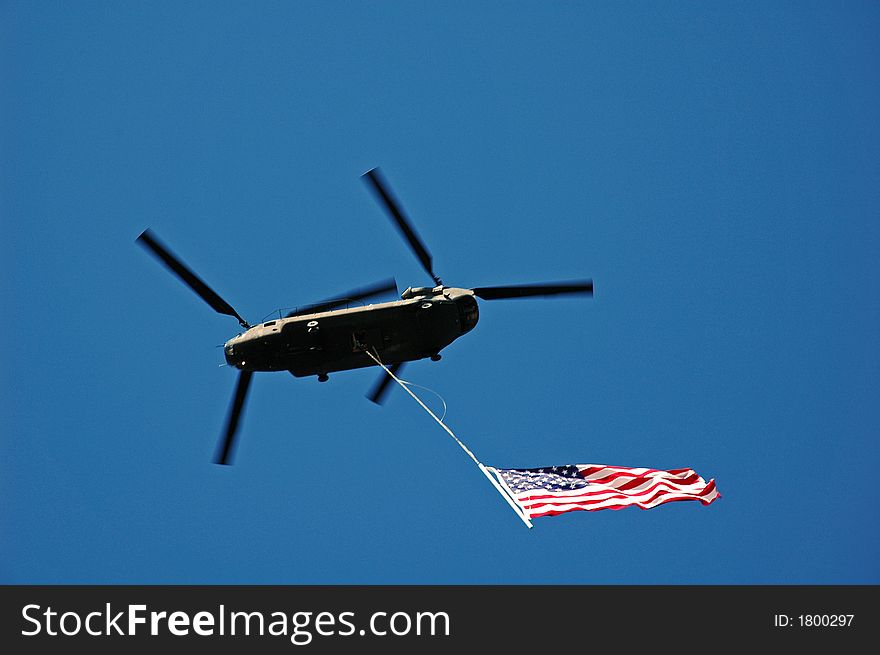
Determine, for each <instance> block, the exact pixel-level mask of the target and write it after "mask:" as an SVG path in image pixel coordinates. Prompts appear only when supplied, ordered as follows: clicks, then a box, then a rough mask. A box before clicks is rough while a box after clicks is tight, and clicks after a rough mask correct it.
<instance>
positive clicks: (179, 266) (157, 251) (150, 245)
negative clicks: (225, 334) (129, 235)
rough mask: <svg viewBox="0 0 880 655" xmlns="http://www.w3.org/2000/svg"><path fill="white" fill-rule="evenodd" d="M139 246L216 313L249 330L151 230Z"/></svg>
mask: <svg viewBox="0 0 880 655" xmlns="http://www.w3.org/2000/svg"><path fill="white" fill-rule="evenodd" d="M136 240H137V242H138V243H139V244H141V245H142V246H144V247H145V248H147V249H148V250H150V251H151V252H152V253H153V254H154V255H155V256H156V257H158V258H159V259H160V260H161V261H162V262H163V263H164V264H165V266H167V267H168V268H169V269H170V270H171V272H172V273H174V274H175V275H177V277H179V278H180V279H181V280H183V282H184V283H185V284H186V285H187V286H188V287H189V288H190V289H192V290H193V291H195V292H196V293H197V294H199V296H201V298H202V300H204V301H205V302H206V303H208V304H209V305H210V306H211V307H212V308H213V309H214V311H216V312H219V313H221V314H226V315H227V316H234V317H235V318H237V319H238V322H239V323H241V325H242V327H245V328H248V327H250V325H248V323H247V321H245V320H244V319H243V318H242V317H241V316H239V315H238V312H236V311H235V310H234V309H233V308H232V305H230V304H229V303H228V302H226V301H225V300H223V298H221V297H220V296H218V295H217V294H216V292H215V291H214V290H213V289H212V288H211V287H209V286H208V285H207V284H205V283H204V282H203V281H202V280H201V278H199V277H198V276H197V275H196V274H195V273H193V272H192V271H191V270H190V269H189V268H187V267H186V265H185V264H184V263H183V262H182V261H180V260H179V259H178V258H177V257H175V256H174V255H173V254H171V251H169V250H168V248H166V247H165V246H164V245H163V244H162V243H161V242H160V241H159V240H158V239H156V237H155V235H154V234H153V233H152V231H150V229H149V228H148V229H146V230H144V231H143V232H142V233H141V235H140V236H139V237H138V238H137V239H136Z"/></svg>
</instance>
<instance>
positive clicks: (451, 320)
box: [136, 168, 593, 465]
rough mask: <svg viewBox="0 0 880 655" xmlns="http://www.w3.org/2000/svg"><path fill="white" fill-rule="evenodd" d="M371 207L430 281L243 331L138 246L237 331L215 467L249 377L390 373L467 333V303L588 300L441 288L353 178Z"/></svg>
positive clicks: (388, 283) (470, 322)
mask: <svg viewBox="0 0 880 655" xmlns="http://www.w3.org/2000/svg"><path fill="white" fill-rule="evenodd" d="M361 177H362V179H363V180H364V181H365V182H366V183H367V185H368V186H369V188H370V189H371V190H372V191H373V192H374V194H375V196H376V199H377V201H378V202H379V204H380V205H382V206H383V207H384V209H385V210H386V211H387V212H388V215H389V216H390V218H391V220H392V221H393V223H394V224H395V226H396V227H397V229H398V230H399V231H400V233H401V234H402V236H403V237H404V239H405V240H406V241H407V243H408V244H409V246H410V248H411V249H412V251H413V253H414V254H415V256H416V257H417V258H418V260H419V262H421V264H422V267H423V268H424V269H425V271H426V272H427V273H428V275H430V276H431V279H432V280H433V282H434V284H433V286H429V287H410V288H408V289H407V290H406V291H404V292H403V293H402V294H401V296H400V300H397V301H393V302H383V303H378V304H370V305H363V304H362V303H363V301H365V300H368V299H371V298H375V297H377V296H381V295H383V294H388V293H391V292H394V293H395V294H396V293H397V284H396V282H395V281H394V280H393V279H389V280H384V281H382V282H378V283H375V284H372V285H369V286H365V287H361V288H359V289H354V290H352V291H349V292H347V293H345V294H342V295H340V296H339V297H337V298H334V299H331V300H326V301H323V302H320V303H316V304H313V305H309V306H306V307H303V308H298V309H295V310H293V311H290V312H288V313H287V314H286V315H285V316H281V315H280V312H279V317H278V318H277V319H273V320H270V321H265V322H263V323H260V324H259V325H250V324H249V323H248V322H247V321H245V320H244V319H243V318H242V317H241V316H240V315H239V313H238V312H236V311H235V309H233V308H232V306H231V305H230V304H229V303H227V302H226V301H225V300H223V299H222V298H221V297H220V296H219V295H217V293H216V292H214V290H213V289H211V288H210V287H209V286H208V285H207V284H205V282H203V281H202V280H201V279H200V278H199V277H198V276H197V275H196V274H195V273H193V272H192V271H191V270H190V269H189V268H188V267H187V266H186V265H185V264H184V263H183V262H182V261H181V260H180V259H179V258H178V257H176V256H175V255H174V254H172V253H171V251H170V250H169V249H168V248H167V247H166V246H165V245H163V244H162V243H161V241H159V239H158V238H157V237H156V236H155V234H153V233H152V231H151V230H149V229H146V230H144V232H143V233H141V235H140V236H138V238H137V240H136V241H137V243H139V244H140V245H142V246H144V247H145V248H147V249H148V250H149V251H150V252H151V253H152V254H153V255H155V256H156V257H157V258H158V259H159V260H160V261H161V262H162V263H164V264H165V266H167V267H168V268H169V269H170V270H171V272H172V273H174V274H175V275H177V276H178V277H179V278H180V279H181V280H182V281H183V282H184V283H185V284H186V285H187V286H189V287H190V288H191V289H192V290H193V291H195V292H196V293H197V294H198V295H199V296H200V297H201V298H202V300H204V301H205V302H207V303H208V305H210V306H211V307H212V308H213V309H214V310H215V311H217V312H219V313H220V314H226V315H228V316H232V317H234V318H236V319H237V320H238V322H239V324H240V325H241V326H242V328H244V332H241V333H240V334H238V335H236V336H234V337H233V338H231V339H230V340H229V341H227V342H226V343H225V344H224V345H223V352H224V355H225V357H226V362H227V364H228V365H229V366H233V367H235V368H237V369H239V371H240V372H239V376H238V384H237V386H236V389H235V396H234V397H233V399H232V405H231V406H230V410H229V415H228V417H227V420H226V427H225V430H224V433H223V436H222V439H221V440H220V442H219V444H218V447H217V452H216V454H215V457H214V462H215V463H216V464H224V465H225V464H230V463H231V460H232V455H233V449H234V445H235V436H236V433H237V432H238V426H239V420H240V418H241V414H242V410H243V408H244V403H245V399H246V398H247V392H248V387H249V385H250V382H251V376H252V375H253V374H254V373H255V372H258V371H288V372H290V373H292V374H293V375H294V376H295V377H308V376H317V378H318V381H319V382H326V381H327V380H328V377H329V374H330V373H335V372H337V371H347V370H351V369H357V368H363V367H367V366H376V362H375V360H374V359H373V358H372V357H371V356H370V355H368V354H367V353H368V352H370V353H373V354H375V355H376V356H377V357H378V358H379V360H380V361H381V362H382V363H383V364H385V365H387V366H388V369H389V370H390V371H391V372H392V373H397V372H398V371H400V369H401V367H402V366H403V365H404V363H405V362H410V361H414V360H419V359H424V358H428V357H429V358H430V359H431V360H433V361H438V360H440V351H441V350H443V349H444V348H445V347H446V346H448V345H449V344H451V343H452V342H453V341H455V340H456V339H458V338H459V337H460V336H462V335H464V334H466V333H468V332H470V331H471V330H473V329H474V326H476V324H477V321H478V320H479V317H480V312H479V306H478V305H477V301H476V299H475V298H480V299H482V300H500V299H505V298H523V297H529V296H553V295H559V294H584V295H589V296H592V294H593V283H592V281H591V280H580V281H574V282H552V283H544V284H519V285H513V286H494V287H474V288H472V289H464V288H457V287H448V286H446V285H445V284H443V281H442V280H441V279H440V278H439V277H438V276H437V274H436V273H435V272H434V267H433V263H432V258H431V255H430V253H429V252H428V249H427V248H426V247H425V245H424V243H423V242H422V240H421V239H420V238H419V236H418V234H417V233H416V231H415V230H414V229H413V226H412V223H411V222H410V220H409V218H407V216H406V215H405V214H404V213H403V211H402V209H401V205H400V203H399V202H398V201H397V200H396V199H395V198H394V196H393V195H392V194H391V192H390V187H389V186H388V183H387V182H386V181H385V179H384V177H383V176H382V174H381V173H380V172H379V169H377V168H374V169H371V170H369V171H367V172H366V173H364V174H363V175H362V176H361ZM390 381H391V378H390V377H389V376H387V375H385V374H384V373H383V374H382V376H381V378H380V379H379V380H378V382H377V384H376V385H375V386H374V387H373V389H372V390H371V392H370V393H369V394H368V395H367V397H368V398H369V399H370V400H371V401H373V402H374V403H377V404H381V403H382V401H383V399H384V397H385V394H386V392H387V391H388V389H389V387H388V383H389V382H390Z"/></svg>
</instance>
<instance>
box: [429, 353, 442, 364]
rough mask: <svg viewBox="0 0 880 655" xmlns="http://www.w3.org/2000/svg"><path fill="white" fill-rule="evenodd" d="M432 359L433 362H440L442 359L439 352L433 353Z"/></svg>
mask: <svg viewBox="0 0 880 655" xmlns="http://www.w3.org/2000/svg"><path fill="white" fill-rule="evenodd" d="M431 361H432V362H439V361H440V355H439V354H434V355H431Z"/></svg>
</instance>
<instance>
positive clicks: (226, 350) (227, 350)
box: [223, 341, 241, 366]
mask: <svg viewBox="0 0 880 655" xmlns="http://www.w3.org/2000/svg"><path fill="white" fill-rule="evenodd" d="M238 350H241V349H240V348H239V349H238ZM223 354H224V355H225V356H226V363H227V364H229V365H230V366H237V365H238V364H240V363H241V362H240V361H239V360H240V359H241V353H239V352H237V351H236V347H235V346H234V345H233V344H231V343H230V342H228V341H227V342H226V344H225V345H224V346H223Z"/></svg>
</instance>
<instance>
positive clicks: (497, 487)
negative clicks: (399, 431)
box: [364, 350, 532, 529]
mask: <svg viewBox="0 0 880 655" xmlns="http://www.w3.org/2000/svg"><path fill="white" fill-rule="evenodd" d="M364 352H366V353H367V354H368V355H369V356H370V359H372V360H373V361H374V362H376V363H377V364H378V365H379V366H381V367H382V368H383V370H384V371H385V372H386V373H387V374H388V375H390V376H391V379H392V380H394V381H395V382H397V384H399V385H400V386H401V387H402V388H403V390H404V391H406V392H407V393H408V394H409V395H410V396H412V397H413V399H414V400H415V401H416V402H417V403H418V404H419V405H421V406H422V409H424V410H425V411H426V412H428V414H430V415H431V418H433V419H434V420H435V421H437V423H438V424H439V425H440V427H441V428H443V429H444V430H446V432H447V434H449V436H450V437H452V438H453V439H454V440H455V443H457V444H458V445H459V446H461V449H462V450H463V451H464V452H466V453H467V455H468V457H470V458H471V459H472V460H473V462H474V464H476V465H477V468H479V469H480V471H482V472H483V475H485V476H486V479H487V480H488V481H489V482H491V483H492V486H493V487H495V490H496V491H498V493H499V494H501V497H502V498H504V500H506V501H507V504H508V505H510V508H511V509H512V510H513V511H514V512H515V513H516V515H517V516H518V517H519V518H520V520H521V521H522V522H523V523H525V524H526V527H528V528H529V529H531V528H532V522H531V521H530V520H529V519H528V517H527V516H525V515H523V513H522V511H521V510H520V508H519V507H517V506H516V505H515V504H514V502H513V500H512V499H511V498H510V496H508V495H507V494H506V493H504V490H503V489H502V488H501V485H499V484H498V481H497V480H496V479H495V478H494V477H493V476H492V474H491V473H489V471H488V470H486V467H485V466H483V464H482V462H480V460H478V459H477V457H476V455H474V454H473V453H472V452H471V450H470V448H468V447H467V446H465V445H464V443H462V441H461V439H459V438H458V437H456V436H455V433H453V432H452V430H450V429H449V427H447V425H446V424H445V423H444V422H443V421H442V420H440V418H438V416H437V415H436V414H435V413H434V412H432V411H431V409H430V408H429V407H428V406H427V405H426V404H425V403H423V402H422V399H421V398H419V397H418V396H417V395H416V394H415V393H413V391H412V389H410V388H409V386H407V385H406V384H404V383H403V381H402V380H401V379H400V378H398V377H397V376H396V375H394V373H392V372H391V371H390V370H389V369H388V367H386V366H385V364H383V363H382V362H381V361H380V360H379V357H378V353H376V355H375V356H374V355H373V353H371V352H370V351H369V350H365V351H364Z"/></svg>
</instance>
